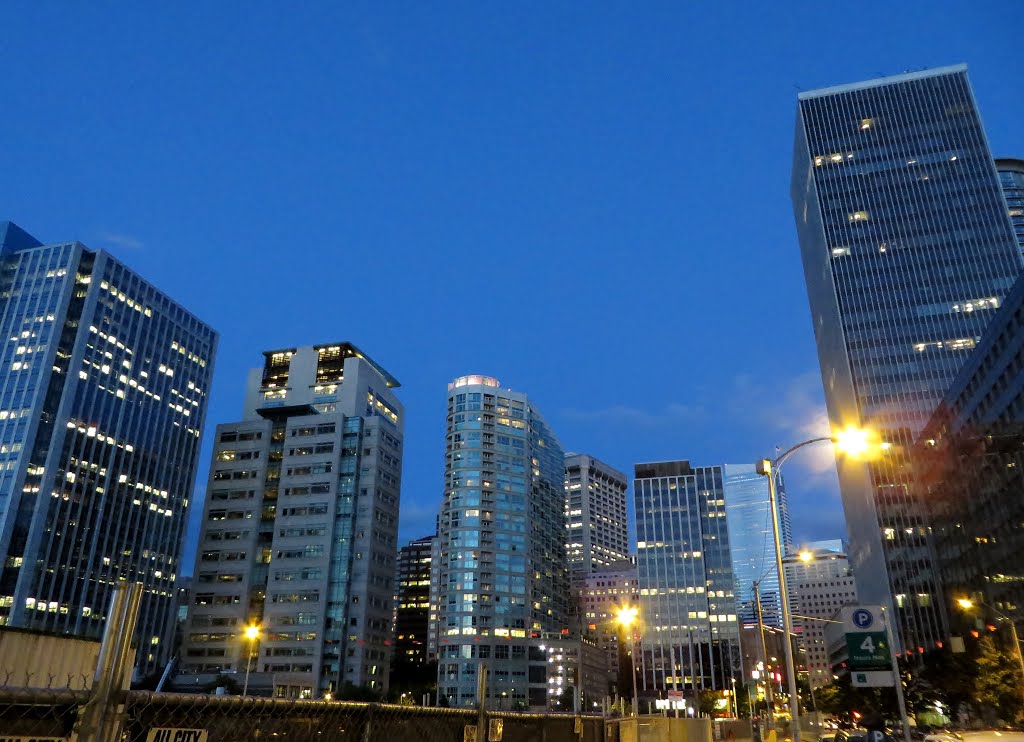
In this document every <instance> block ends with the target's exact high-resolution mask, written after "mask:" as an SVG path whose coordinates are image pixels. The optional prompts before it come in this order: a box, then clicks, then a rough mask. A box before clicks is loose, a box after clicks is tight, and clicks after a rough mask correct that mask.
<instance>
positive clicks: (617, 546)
mask: <svg viewBox="0 0 1024 742" xmlns="http://www.w3.org/2000/svg"><path fill="white" fill-rule="evenodd" d="M626 488H627V484H626V475H625V474H623V473H622V472H620V471H618V470H616V469H613V468H612V467H610V466H608V465H607V464H605V463H604V462H602V461H599V460H598V459H596V458H594V457H593V456H588V455H587V454H578V453H571V454H567V455H566V457H565V509H566V513H565V515H566V518H567V519H568V521H569V522H568V532H567V533H568V536H567V548H568V552H569V569H571V570H572V571H573V572H574V573H582V574H589V573H590V572H592V571H594V570H595V569H598V568H600V567H605V566H607V565H609V564H613V563H615V562H621V561H622V560H624V559H629V525H628V520H627V516H626Z"/></svg>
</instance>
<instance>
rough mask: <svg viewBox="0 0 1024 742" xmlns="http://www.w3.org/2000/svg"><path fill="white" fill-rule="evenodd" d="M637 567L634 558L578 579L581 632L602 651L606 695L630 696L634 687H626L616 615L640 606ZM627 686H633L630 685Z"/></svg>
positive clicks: (604, 693) (577, 594)
mask: <svg viewBox="0 0 1024 742" xmlns="http://www.w3.org/2000/svg"><path fill="white" fill-rule="evenodd" d="M638 595H639V593H638V592H637V583H636V564H635V563H634V561H633V560H632V559H629V560H624V561H621V562H617V563H615V564H609V565H608V566H606V567H602V568H600V569H598V570H595V571H594V572H591V573H589V574H585V575H579V576H578V577H577V578H576V596H577V598H576V600H577V604H578V605H579V611H580V627H579V628H580V632H581V633H582V634H583V635H584V636H589V637H591V639H592V640H593V642H594V643H595V644H596V645H597V647H598V648H599V649H600V650H601V653H602V656H601V664H602V668H603V671H602V672H603V677H604V692H603V695H610V696H615V695H619V696H628V695H630V694H631V693H632V692H633V689H632V687H622V683H621V681H619V680H618V678H619V677H620V675H621V674H622V671H623V670H625V671H626V672H627V673H628V667H626V668H622V667H620V662H619V659H620V654H619V634H620V629H619V626H618V624H617V623H616V615H617V614H618V611H619V609H620V608H623V607H626V606H632V605H634V604H636V603H637V598H638ZM626 685H630V684H629V683H627V684H626Z"/></svg>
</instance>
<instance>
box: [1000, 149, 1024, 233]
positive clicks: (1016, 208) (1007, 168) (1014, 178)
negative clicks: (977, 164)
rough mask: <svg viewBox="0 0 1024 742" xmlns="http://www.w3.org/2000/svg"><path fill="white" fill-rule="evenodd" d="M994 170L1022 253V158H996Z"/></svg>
mask: <svg viewBox="0 0 1024 742" xmlns="http://www.w3.org/2000/svg"><path fill="white" fill-rule="evenodd" d="M996 170H998V171H999V183H1000V185H1002V187H1003V197H1004V198H1005V199H1006V207H1007V210H1008V211H1009V214H1010V222H1011V223H1012V224H1013V233H1014V234H1015V235H1016V236H1017V244H1018V245H1020V249H1021V253H1024V160H1017V159H1012V158H1002V159H999V160H996Z"/></svg>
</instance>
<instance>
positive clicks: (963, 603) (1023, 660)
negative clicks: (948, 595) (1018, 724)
mask: <svg viewBox="0 0 1024 742" xmlns="http://www.w3.org/2000/svg"><path fill="white" fill-rule="evenodd" d="M956 602H957V604H958V605H959V606H960V607H961V608H963V609H964V610H968V609H970V608H973V607H974V604H975V603H977V604H978V605H980V606H983V607H985V608H988V609H989V610H990V611H992V613H994V614H995V615H996V617H997V618H1001V619H1003V620H1004V621H1006V623H1008V624H1010V638H1011V639H1013V653H1014V654H1015V655H1016V656H1017V664H1018V665H1019V666H1020V674H1021V687H1020V691H1021V693H1024V654H1021V649H1020V639H1018V638H1017V625H1016V623H1015V622H1014V620H1013V619H1012V618H1010V617H1009V616H1007V615H1006V614H1005V613H1003V612H1002V611H1000V610H998V609H996V608H993V607H992V606H990V605H989V604H988V603H984V602H982V601H980V600H969V599H967V598H959V599H958V600H957V601H956Z"/></svg>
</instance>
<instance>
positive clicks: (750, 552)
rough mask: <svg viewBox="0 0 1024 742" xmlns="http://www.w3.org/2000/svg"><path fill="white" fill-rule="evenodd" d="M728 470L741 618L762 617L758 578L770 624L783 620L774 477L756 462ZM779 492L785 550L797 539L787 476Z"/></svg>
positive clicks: (725, 480)
mask: <svg viewBox="0 0 1024 742" xmlns="http://www.w3.org/2000/svg"><path fill="white" fill-rule="evenodd" d="M722 470H723V479H722V484H723V487H724V490H725V520H726V523H727V524H728V527H729V553H730V555H731V558H732V569H733V575H734V576H735V579H736V588H735V591H736V607H737V611H738V613H737V615H738V616H739V620H740V623H741V624H742V625H744V626H751V625H753V624H756V623H757V606H756V603H755V602H754V582H755V581H757V582H758V588H759V590H758V592H759V593H760V596H761V614H762V620H763V622H764V624H765V625H766V626H776V627H778V626H782V601H781V600H780V596H779V574H778V570H777V569H776V567H775V537H774V534H773V532H772V521H771V517H770V515H769V512H770V506H769V502H768V477H764V476H761V475H760V474H758V473H757V469H756V467H755V466H754V464H738V465H737V464H726V465H725V466H724V467H722ZM777 497H778V510H779V539H780V541H781V545H782V549H783V553H785V552H786V551H788V550H789V547H790V546H791V544H792V535H791V529H790V524H789V503H788V501H787V498H786V486H785V483H784V482H783V481H782V477H781V476H780V477H779V485H778V487H777Z"/></svg>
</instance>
